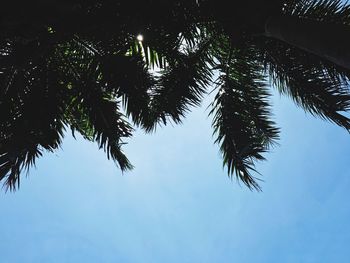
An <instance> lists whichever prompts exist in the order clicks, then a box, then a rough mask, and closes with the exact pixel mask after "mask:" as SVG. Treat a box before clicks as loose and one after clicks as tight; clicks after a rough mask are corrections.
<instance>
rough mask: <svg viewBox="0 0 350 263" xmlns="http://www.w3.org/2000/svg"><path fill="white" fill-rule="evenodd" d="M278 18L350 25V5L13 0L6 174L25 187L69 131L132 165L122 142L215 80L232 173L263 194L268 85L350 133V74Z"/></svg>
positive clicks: (271, 133)
mask: <svg viewBox="0 0 350 263" xmlns="http://www.w3.org/2000/svg"><path fill="white" fill-rule="evenodd" d="M275 16H278V17H286V18H290V17H292V18H293V19H301V20H300V21H304V20H307V21H309V20H310V21H318V22H320V23H323V25H324V24H325V23H326V24H332V25H336V26H339V27H344V26H345V27H348V26H350V7H349V6H348V5H345V4H342V1H340V0H302V1H296V0H269V1H260V0H252V1H240V2H239V3H237V7H236V8H234V9H232V8H231V7H230V8H228V6H227V1H224V0H217V1H213V0H181V1H162V0H145V1H140V2H136V3H135V2H131V1H111V0H105V1H98V0H97V1H94V0H84V1H83V0H70V1H68V0H62V1H57V0H46V1H44V0H35V1H30V2H29V1H27V2H25V3H22V2H18V1H16V0H14V1H8V2H7V3H5V4H3V6H2V10H1V11H0V18H1V19H0V29H1V30H0V180H2V181H3V182H4V185H5V187H6V188H7V189H10V190H15V189H16V187H18V186H19V182H20V175H21V174H22V173H23V171H25V170H27V171H28V169H29V168H30V167H31V166H32V165H35V161H36V159H37V158H38V157H40V156H42V155H43V153H44V152H45V151H49V152H54V151H55V150H56V149H58V148H59V147H60V145H61V144H62V140H63V137H64V134H65V132H66V131H67V130H71V131H72V133H73V135H74V134H75V133H79V134H81V135H82V136H83V137H84V138H85V139H86V140H89V141H92V142H96V143H97V145H98V147H99V148H102V149H103V150H104V151H105V152H106V154H107V157H108V158H111V159H112V160H114V161H115V162H116V163H117V164H118V166H119V167H120V168H121V170H128V169H131V168H132V165H131V163H130V162H129V160H128V159H127V157H126V156H125V154H124V153H123V151H122V146H123V144H124V143H125V139H126V138H129V137H131V136H132V132H133V129H134V127H140V128H142V129H144V130H145V131H147V132H151V131H154V130H155V129H156V127H157V125H159V124H163V125H166V124H167V123H168V122H169V121H172V122H174V123H181V121H182V120H183V118H184V117H185V116H186V113H187V112H188V111H190V109H191V107H197V106H199V105H200V104H201V101H202V98H203V97H204V96H205V95H206V93H207V92H208V88H209V87H211V86H213V85H214V86H215V92H216V96H215V99H214V101H213V102H212V104H211V107H212V108H211V111H210V114H211V115H212V116H213V129H214V136H216V140H215V142H216V143H217V144H219V145H220V151H221V153H222V157H223V163H224V165H225V166H226V167H227V170H228V175H229V176H230V177H233V176H235V177H236V178H237V179H239V180H240V181H242V182H243V183H244V184H245V185H247V186H248V187H249V188H250V189H257V190H260V186H259V184H258V183H257V180H259V179H258V178H256V177H255V175H254V173H257V171H256V170H255V163H256V161H260V160H264V159H265V158H264V156H263V155H264V153H265V152H267V151H268V150H269V149H270V148H271V147H272V146H273V145H275V144H276V140H277V139H278V133H279V129H278V128H277V127H276V124H275V123H274V122H273V121H272V120H271V106H270V99H269V97H270V93H269V91H268V87H269V85H268V84H269V83H270V84H272V86H274V87H276V88H277V90H278V91H279V92H280V93H281V94H285V95H287V96H290V97H291V98H292V99H293V100H294V102H295V103H296V104H297V105H298V106H300V107H302V108H303V109H305V110H306V111H308V112H310V113H311V114H313V115H315V116H319V117H321V118H323V119H327V120H330V121H332V122H334V123H335V124H337V125H339V126H341V127H344V128H345V129H347V130H350V120H349V119H348V118H347V117H346V116H345V115H344V112H346V111H348V110H349V105H350V93H349V89H348V85H347V83H348V81H349V77H350V71H349V70H350V69H348V68H346V67H344V66H342V65H339V64H337V63H334V61H333V62H332V61H331V60H329V59H327V58H325V57H321V56H318V55H315V54H314V53H310V52H308V51H305V49H301V48H298V47H296V46H294V45H292V44H290V43H287V42H283V41H281V40H279V39H277V38H274V37H272V36H270V35H267V34H265V24H266V23H267V21H269V19H270V18H271V17H275ZM320 30H321V29H320ZM138 36H142V38H141V37H138ZM214 76H218V78H216V79H214Z"/></svg>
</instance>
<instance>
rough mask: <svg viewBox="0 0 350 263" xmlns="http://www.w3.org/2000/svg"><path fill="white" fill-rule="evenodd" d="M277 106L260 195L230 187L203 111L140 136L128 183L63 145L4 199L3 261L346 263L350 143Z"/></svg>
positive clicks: (79, 146) (280, 102)
mask: <svg viewBox="0 0 350 263" xmlns="http://www.w3.org/2000/svg"><path fill="white" fill-rule="evenodd" d="M273 100H274V112H275V117H274V118H275V120H276V121H277V122H278V124H279V126H280V127H281V128H282V133H281V137H282V138H281V140H280V146H279V147H276V148H275V149H274V150H273V151H272V153H271V154H268V155H267V157H268V161H267V162H264V163H261V164H259V165H258V170H259V171H260V172H261V173H262V174H263V175H264V180H265V182H263V183H262V187H263V192H262V193H257V192H250V191H249V190H248V189H247V188H246V187H244V186H239V185H238V184H237V182H236V181H235V180H233V181H231V180H229V179H228V178H227V176H226V172H225V171H224V170H223V169H222V165H221V160H220V157H219V153H218V147H216V146H215V145H213V139H212V136H211V127H210V121H211V120H210V118H207V117H206V116H207V112H206V111H205V107H203V108H200V109H196V110H195V111H193V112H192V113H191V114H189V117H188V118H187V119H186V121H185V123H184V125H181V126H175V127H171V126H170V127H166V128H163V129H159V130H158V132H157V133H156V134H155V135H144V134H143V133H142V132H139V133H137V134H136V135H135V137H134V139H133V140H131V141H130V143H129V145H128V146H127V147H126V152H127V154H128V156H129V157H130V159H131V160H132V162H133V164H134V165H135V166H136V168H135V169H134V170H133V171H132V172H128V173H126V174H124V175H121V173H120V171H119V170H118V169H117V168H116V167H115V165H114V164H113V163H112V162H111V161H107V159H106V158H105V155H104V153H103V152H102V151H98V150H97V146H96V145H94V144H90V143H86V142H84V141H82V140H81V139H78V140H77V141H75V140H73V139H72V138H71V137H70V136H67V138H66V140H65V143H64V145H63V150H61V151H59V152H58V153H57V154H47V155H45V157H44V158H42V159H40V160H39V161H38V163H37V168H36V169H32V170H31V171H30V176H29V177H28V178H23V179H22V183H21V188H20V190H19V191H17V192H15V193H9V192H8V193H6V194H5V193H4V192H3V191H2V192H1V193H0V211H1V216H0V233H1V235H0V262H1V263H7V262H9V263H15V262H16V263H17V262H18V263H23V262H25V263H30V262H35V263H37V262H60V263H61V262H135V263H137V262H241V263H243V262H259V263H260V262H269V263H270V262H292V263H295V262H317V263H320V262H350V252H349V250H348V248H349V243H350V224H349V220H350V206H349V204H348V200H349V197H350V193H349V191H348V189H349V186H350V166H349V163H348V162H349V161H350V160H349V153H350V136H349V134H348V133H347V132H346V131H345V130H343V129H341V128H338V127H336V126H334V125H332V124H329V123H327V122H323V121H321V120H318V119H314V118H312V117H310V116H309V115H307V114H305V113H304V112H303V111H302V110H301V109H298V108H296V107H295V106H294V105H293V104H292V103H291V102H290V101H289V100H288V99H285V98H280V97H279V96H275V97H274V99H273Z"/></svg>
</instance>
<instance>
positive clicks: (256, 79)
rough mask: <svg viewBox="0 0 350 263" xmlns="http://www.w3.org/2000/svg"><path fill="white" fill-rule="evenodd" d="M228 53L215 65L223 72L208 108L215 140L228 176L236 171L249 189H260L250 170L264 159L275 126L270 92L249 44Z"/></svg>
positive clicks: (274, 139)
mask: <svg viewBox="0 0 350 263" xmlns="http://www.w3.org/2000/svg"><path fill="white" fill-rule="evenodd" d="M231 52H232V54H227V57H226V59H225V60H223V61H221V62H220V63H219V65H218V68H219V69H220V70H221V72H222V73H221V74H222V75H221V76H220V78H219V80H218V85H219V91H218V93H217V95H216V97H215V100H214V102H213V103H212V106H213V109H212V111H211V114H212V115H213V116H214V119H213V128H214V135H216V136H217V138H216V141H215V142H216V143H218V144H220V151H221V153H222V156H223V163H224V165H225V166H226V167H227V169H228V173H229V176H230V177H231V176H232V175H233V174H235V175H236V178H237V179H240V180H241V181H242V182H243V183H244V184H245V185H247V186H248V187H249V188H251V189H252V188H254V189H257V190H260V186H259V185H258V183H257V181H256V180H257V179H256V178H255V177H254V176H253V175H252V173H251V172H252V171H253V172H255V171H256V170H255V162H256V161H260V160H264V159H265V158H264V157H263V154H264V153H265V152H266V151H267V150H268V149H269V148H270V147H271V146H272V145H273V144H274V143H275V141H276V139H277V138H278V129H277V128H276V127H275V124H274V123H273V122H272V121H271V120H270V115H271V113H270V110H269V103H268V98H269V94H268V92H267V90H266V85H265V80H264V77H263V75H262V69H261V67H260V66H259V64H257V61H256V60H255V59H254V52H251V51H250V50H249V47H246V48H245V49H242V50H238V49H231ZM231 55H232V56H231Z"/></svg>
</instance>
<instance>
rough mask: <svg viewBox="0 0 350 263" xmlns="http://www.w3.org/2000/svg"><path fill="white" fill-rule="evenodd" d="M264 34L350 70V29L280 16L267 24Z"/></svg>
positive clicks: (343, 26) (272, 18) (348, 27)
mask: <svg viewBox="0 0 350 263" xmlns="http://www.w3.org/2000/svg"><path fill="white" fill-rule="evenodd" d="M264 35H265V36H267V37H271V38H275V39H279V40H281V41H283V42H286V43H288V44H290V45H293V46H296V47H298V48H300V49H302V50H305V51H307V52H310V53H312V54H314V55H317V56H320V57H322V58H325V59H327V60H329V61H331V62H333V63H335V64H337V65H339V66H342V67H344V68H347V69H349V70H350V26H345V25H339V24H338V25H337V24H330V23H324V22H320V21H314V20H309V19H302V18H295V17H287V16H276V17H270V18H269V19H268V20H267V22H266V23H265V34H264Z"/></svg>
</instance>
